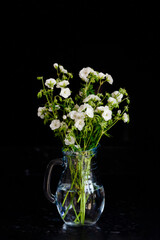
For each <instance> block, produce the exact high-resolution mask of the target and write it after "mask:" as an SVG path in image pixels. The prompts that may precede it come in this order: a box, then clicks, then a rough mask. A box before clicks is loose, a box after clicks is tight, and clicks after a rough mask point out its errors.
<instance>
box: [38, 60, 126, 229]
mask: <svg viewBox="0 0 160 240" xmlns="http://www.w3.org/2000/svg"><path fill="white" fill-rule="evenodd" d="M53 66H54V68H55V70H56V71H57V77H56V78H49V79H47V80H45V81H44V79H43V77H38V80H42V86H43V88H42V89H41V90H40V91H39V92H38V98H42V97H45V99H46V102H45V104H44V105H43V106H41V107H39V108H38V116H39V117H40V118H42V119H43V121H44V124H47V123H49V126H50V128H51V130H52V131H53V132H54V134H55V136H58V137H59V138H60V139H61V142H62V145H63V152H64V153H67V154H66V155H65V157H67V159H68V163H67V165H69V167H68V169H69V176H70V179H71V181H70V183H68V182H67V183H66V182H65V183H64V182H63V179H62V181H61V183H60V186H59V188H58V189H59V191H58V190H57V207H58V210H59V213H60V215H61V217H62V219H63V220H64V221H65V222H66V223H71V222H74V224H85V222H86V221H92V222H96V221H97V219H98V218H99V215H100V213H101V212H102V211H103V210H102V209H103V206H104V200H103V199H104V190H103V187H100V186H99V185H98V183H95V182H94V180H93V173H91V171H92V169H91V160H92V159H93V157H94V155H95V154H96V151H95V149H96V147H97V146H98V145H99V142H100V140H101V138H102V136H104V135H105V136H107V137H110V134H109V133H108V132H109V130H110V129H111V128H112V127H113V126H114V125H115V124H116V123H117V122H118V121H120V120H122V121H123V122H124V123H129V114H128V105H129V103H130V100H129V96H128V93H127V91H126V90H125V89H124V88H120V89H119V90H118V91H117V90H116V91H113V92H112V93H109V92H108V91H105V92H103V91H102V90H103V89H102V85H103V86H104V85H106V87H107V84H113V78H112V77H111V75H109V74H107V73H106V74H104V73H102V72H98V71H95V70H93V69H92V68H90V67H86V68H83V69H82V70H81V71H80V72H79V77H80V80H81V85H80V89H79V90H78V91H77V92H75V93H73V92H72V91H71V89H70V88H69V85H70V81H72V78H73V74H72V73H70V72H68V71H67V70H66V69H65V68H64V67H63V66H62V65H58V64H57V63H55V64H54V65H53ZM93 149H94V150H93ZM65 179H66V178H65ZM67 181H68V180H67ZM95 196H96V197H97V198H100V199H99V200H97V201H96V200H95ZM96 204H100V205H96ZM93 205H94V206H93ZM92 206H93V207H92ZM95 209H97V210H96V214H97V215H96V214H95V213H93V212H92V210H94V211H95ZM100 209H101V210H100ZM86 219H88V220H86Z"/></svg>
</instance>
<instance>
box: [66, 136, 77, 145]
mask: <svg viewBox="0 0 160 240" xmlns="http://www.w3.org/2000/svg"><path fill="white" fill-rule="evenodd" d="M64 142H65V144H66V145H72V144H75V138H74V137H72V136H67V137H66V138H65V139H64Z"/></svg>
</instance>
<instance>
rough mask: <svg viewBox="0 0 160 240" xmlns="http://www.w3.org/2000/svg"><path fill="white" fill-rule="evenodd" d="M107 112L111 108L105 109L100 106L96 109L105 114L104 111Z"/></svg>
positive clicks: (106, 107)
mask: <svg viewBox="0 0 160 240" xmlns="http://www.w3.org/2000/svg"><path fill="white" fill-rule="evenodd" d="M107 110H109V107H108V106H105V107H104V106H100V107H97V108H96V111H101V112H102V111H103V112H104V111H107Z"/></svg>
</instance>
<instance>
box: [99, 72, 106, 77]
mask: <svg viewBox="0 0 160 240" xmlns="http://www.w3.org/2000/svg"><path fill="white" fill-rule="evenodd" d="M105 76H106V75H105V74H104V73H102V72H100V73H98V77H99V78H101V79H104V78H105Z"/></svg>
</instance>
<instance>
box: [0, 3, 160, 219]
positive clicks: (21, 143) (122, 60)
mask: <svg viewBox="0 0 160 240" xmlns="http://www.w3.org/2000/svg"><path fill="white" fill-rule="evenodd" d="M156 9H157V7H156V6H155V5H154V3H152V4H151V3H150V2H145V3H143V2H141V4H140V3H139V1H137V2H136V1H118V2H116V1H110V2H108V1H106V2H104V1H101V0H99V1H95V0H92V1H89V0H88V1H87V0H86V1H74V2H72V1H43V2H40V1H14V2H11V3H9V2H6V3H5V5H2V8H1V12H2V14H1V41H2V42H1V46H0V51H1V62H2V64H1V87H0V89H1V94H0V95H1V110H0V114H1V117H0V121H1V122H0V123H1V124H0V128H1V129H0V131H1V144H0V149H1V166H2V180H3V181H2V185H3V187H2V189H4V194H3V198H4V202H5V203H6V206H7V207H8V206H10V210H11V209H12V210H13V206H12V204H11V205H9V200H8V201H6V199H8V197H9V196H10V192H8V190H7V188H9V191H11V193H12V194H13V195H14V201H13V202H14V203H15V205H16V202H17V199H18V198H19V197H20V193H19V191H20V189H21V190H22V192H23V190H24V185H23V181H22V184H21V183H20V182H21V180H22V179H23V178H25V176H32V177H33V176H37V175H38V176H39V175H40V176H41V177H42V176H43V174H44V169H45V167H46V164H47V162H48V161H49V160H50V159H52V158H54V157H57V156H59V155H60V151H61V146H60V143H59V142H58V141H57V139H55V138H54V137H53V133H52V132H51V130H50V128H49V127H48V126H44V125H43V122H42V121H41V119H40V118H38V117H37V108H38V107H39V104H40V102H39V101H38V100H37V92H38V91H39V89H40V88H41V84H40V81H37V80H36V78H37V76H44V79H47V78H49V77H53V78H54V76H55V73H56V72H55V70H54V69H53V63H55V62H56V63H59V64H61V65H63V66H64V67H65V68H66V69H67V70H68V71H70V72H72V73H73V75H74V78H73V80H72V81H73V83H72V87H73V89H74V90H76V89H77V88H76V86H77V84H76V82H78V81H79V80H80V79H79V77H78V73H79V71H80V70H81V69H82V68H83V67H87V66H90V67H92V68H93V69H95V70H97V71H99V72H100V71H102V72H104V73H106V72H107V73H109V74H111V75H112V77H113V80H114V83H113V86H111V87H110V90H111V91H114V90H118V89H119V88H120V87H122V88H126V89H127V91H128V93H129V95H130V99H131V104H130V111H129V112H130V124H129V125H126V124H122V123H120V124H119V125H118V126H116V127H115V128H114V129H113V130H111V131H110V134H111V135H113V138H112V139H109V140H108V139H103V140H102V149H101V152H102V154H101V155H102V156H101V157H102V161H101V163H100V165H101V166H100V168H101V170H102V171H101V173H102V175H103V181H104V184H105V183H106V184H107V180H109V181H111V182H112V180H110V177H109V176H112V177H111V179H114V178H116V177H117V176H118V179H119V178H120V179H123V181H124V182H123V183H124V186H123V191H124V192H125V190H127V189H130V191H129V193H128V194H129V195H130V196H132V191H131V187H133V188H134V189H138V190H137V191H138V194H139V193H140V194H141V195H143V200H144V199H146V198H148V196H149V199H150V201H149V202H147V204H148V205H147V206H148V209H151V210H150V211H149V212H154V214H155V215H156V213H157V212H158V209H159V208H158V204H156V202H157V203H158V201H157V186H158V174H159V171H158V155H157V153H158V151H157V150H158V146H159V141H158V136H159V135H158V124H159V116H158V114H159V108H158V102H159V94H158V83H159V77H158V74H157V75H156V74H155V73H156V71H157V69H158V66H159V64H158V60H159V59H158V31H159V27H158V24H157V23H158V13H157V10H156ZM103 151H104V154H103ZM104 156H105V157H104ZM103 158H105V159H103ZM125 176H128V177H127V179H126V177H125ZM4 178H5V179H9V180H5V181H4ZM20 179H21V180H20ZM128 179H130V181H128ZM11 181H13V182H14V184H13V185H14V187H13V186H12V184H11ZM131 183H132V184H131ZM39 184H41V181H40V183H39ZM130 184H131V185H132V186H130ZM111 185H112V184H111ZM115 186H116V184H115ZM38 188H41V186H40V185H39V187H38ZM111 189H112V188H111ZM117 189H118V187H117V188H116V190H117ZM27 191H28V195H29V194H30V195H32V193H33V191H34V190H33V189H31V190H27ZM112 191H114V190H112ZM136 193H137V192H136ZM37 198H38V197H37ZM35 199H36V198H35ZM142 202H143V201H142ZM7 204H8V205H7ZM30 204H31V203H30ZM142 205H143V204H142ZM153 205H154V211H152V207H153ZM16 206H17V208H16V209H18V208H19V201H18V203H17V205H16ZM22 206H23V205H22ZM2 207H3V205H2ZM155 215H154V216H155Z"/></svg>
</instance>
